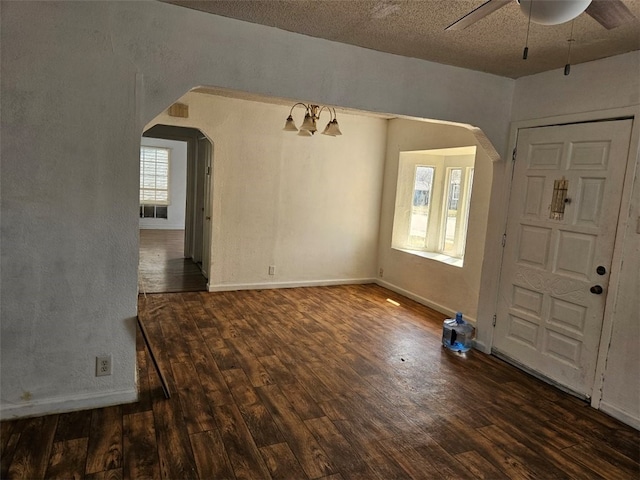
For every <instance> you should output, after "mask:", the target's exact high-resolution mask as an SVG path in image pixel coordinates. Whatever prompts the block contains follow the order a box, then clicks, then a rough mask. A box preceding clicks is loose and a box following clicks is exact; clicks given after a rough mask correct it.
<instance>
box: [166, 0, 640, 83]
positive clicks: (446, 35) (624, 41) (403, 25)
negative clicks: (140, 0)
mask: <svg viewBox="0 0 640 480" xmlns="http://www.w3.org/2000/svg"><path fill="white" fill-rule="evenodd" d="M161 1H165V2H166V3H172V4H175V5H180V6H184V7H188V8H192V9H196V10H201V11H205V12H209V13H213V14H216V15H222V16H225V17H230V18H236V19H239V20H244V21H247V22H252V23H258V24H262V25H268V26H272V27H276V28H280V29H282V30H288V31H291V32H297V33H302V34H305V35H310V36H313V37H319V38H325V39H328V40H333V41H336V42H341V43H347V44H351V45H358V46H361V47H365V48H370V49H373V50H379V51H383V52H389V53H394V54H398V55H403V56H407V57H415V58H421V59H424V60H430V61H433V62H438V63H444V64H448V65H455V66H459V67H464V68H469V69H472V70H479V71H483V72H488V73H493V74H495V75H500V76H504V77H511V78H518V77H522V76H526V75H532V74H535V73H539V72H544V71H548V70H553V69H557V68H563V67H564V65H565V64H566V63H567V56H568V46H569V42H568V39H569V37H570V33H571V22H569V23H566V24H562V25H556V26H544V25H538V24H531V29H530V33H529V55H528V59H527V60H523V59H522V51H523V48H524V46H525V38H526V34H527V16H526V15H525V14H523V13H522V12H521V10H520V7H519V5H518V4H517V3H516V1H515V0H514V1H513V2H510V3H509V4H507V5H506V6H504V7H502V8H500V9H499V10H497V11H496V12H494V13H492V14H491V15H489V16H487V17H485V18H483V19H482V20H480V21H479V22H477V23H475V24H473V25H471V26H470V27H468V28H467V29H465V30H461V31H448V32H446V31H445V28H446V27H447V26H448V25H450V24H451V23H453V22H454V21H456V20H457V19H458V18H460V17H462V16H463V15H465V14H466V13H468V12H470V11H471V10H473V9H474V8H476V7H478V6H479V5H481V4H482V3H484V0H208V1H194V0H161ZM600 1H605V2H606V1H610V0H600ZM623 2H624V3H625V5H626V6H627V7H628V8H629V10H630V11H631V12H632V13H633V14H634V15H635V17H636V18H635V19H634V20H631V21H629V22H627V23H624V24H623V25H621V26H619V27H617V28H614V29H612V30H607V29H605V28H604V27H602V26H601V25H600V24H599V23H597V22H596V21H595V20H594V19H593V18H591V17H590V16H589V15H587V14H586V13H583V14H581V15H580V16H579V17H578V18H577V19H576V20H575V21H574V25H573V38H574V39H575V42H572V46H571V64H573V65H575V64H578V63H582V62H587V61H591V60H597V59H600V58H605V57H609V56H613V55H618V54H621V53H626V52H630V51H634V50H640V20H638V19H640V0H623Z"/></svg>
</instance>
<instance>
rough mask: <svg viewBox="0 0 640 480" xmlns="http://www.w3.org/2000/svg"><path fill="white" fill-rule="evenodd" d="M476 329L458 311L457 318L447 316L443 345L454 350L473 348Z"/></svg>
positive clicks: (443, 329) (443, 327)
mask: <svg viewBox="0 0 640 480" xmlns="http://www.w3.org/2000/svg"><path fill="white" fill-rule="evenodd" d="M474 331H475V329H474V328H473V325H471V324H469V323H467V322H465V321H464V320H463V319H462V313H461V312H458V313H456V318H447V319H446V320H445V321H444V323H443V325H442V345H444V346H445V347H447V348H448V349H449V350H453V351H454V352H466V351H468V350H470V349H471V346H472V340H473V334H474Z"/></svg>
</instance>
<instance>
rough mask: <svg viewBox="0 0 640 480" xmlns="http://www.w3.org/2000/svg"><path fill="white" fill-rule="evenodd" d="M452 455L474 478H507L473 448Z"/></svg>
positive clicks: (495, 479) (491, 479) (498, 479)
mask: <svg viewBox="0 0 640 480" xmlns="http://www.w3.org/2000/svg"><path fill="white" fill-rule="evenodd" d="M454 456H455V458H456V459H457V460H458V461H459V462H460V464H461V465H463V466H464V467H465V468H466V469H467V470H469V472H471V474H472V475H473V476H474V477H475V478H479V479H481V480H504V479H508V478H509V477H508V476H507V475H505V474H504V473H503V472H501V471H500V470H498V469H497V468H496V467H495V466H493V465H492V464H491V463H490V462H488V461H487V460H486V459H485V458H484V457H483V456H482V455H480V454H479V453H478V452H476V451H474V450H471V451H467V452H462V453H458V454H457V455H454Z"/></svg>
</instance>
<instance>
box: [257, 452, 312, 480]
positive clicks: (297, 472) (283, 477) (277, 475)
mask: <svg viewBox="0 0 640 480" xmlns="http://www.w3.org/2000/svg"><path fill="white" fill-rule="evenodd" d="M260 453H261V454H262V457H263V458H264V461H265V464H266V465H267V468H268V469H269V473H270V474H271V477H272V478H273V479H274V480H302V479H305V478H309V477H308V476H307V474H306V473H304V470H302V467H301V466H300V464H299V463H298V460H297V459H296V456H295V455H294V454H293V452H292V451H291V448H289V445H288V444H287V443H276V444H274V445H268V446H266V447H262V448H260Z"/></svg>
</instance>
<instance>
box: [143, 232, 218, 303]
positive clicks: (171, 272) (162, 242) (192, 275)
mask: <svg viewBox="0 0 640 480" xmlns="http://www.w3.org/2000/svg"><path fill="white" fill-rule="evenodd" d="M206 286H207V279H206V278H205V277H204V275H202V272H201V271H200V267H199V266H198V265H196V264H195V263H194V262H193V261H192V260H191V259H190V258H184V230H149V229H141V230H140V261H139V264H138V290H139V292H140V293H142V294H144V293H168V292H202V291H205V290H206V289H207V287H206Z"/></svg>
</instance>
